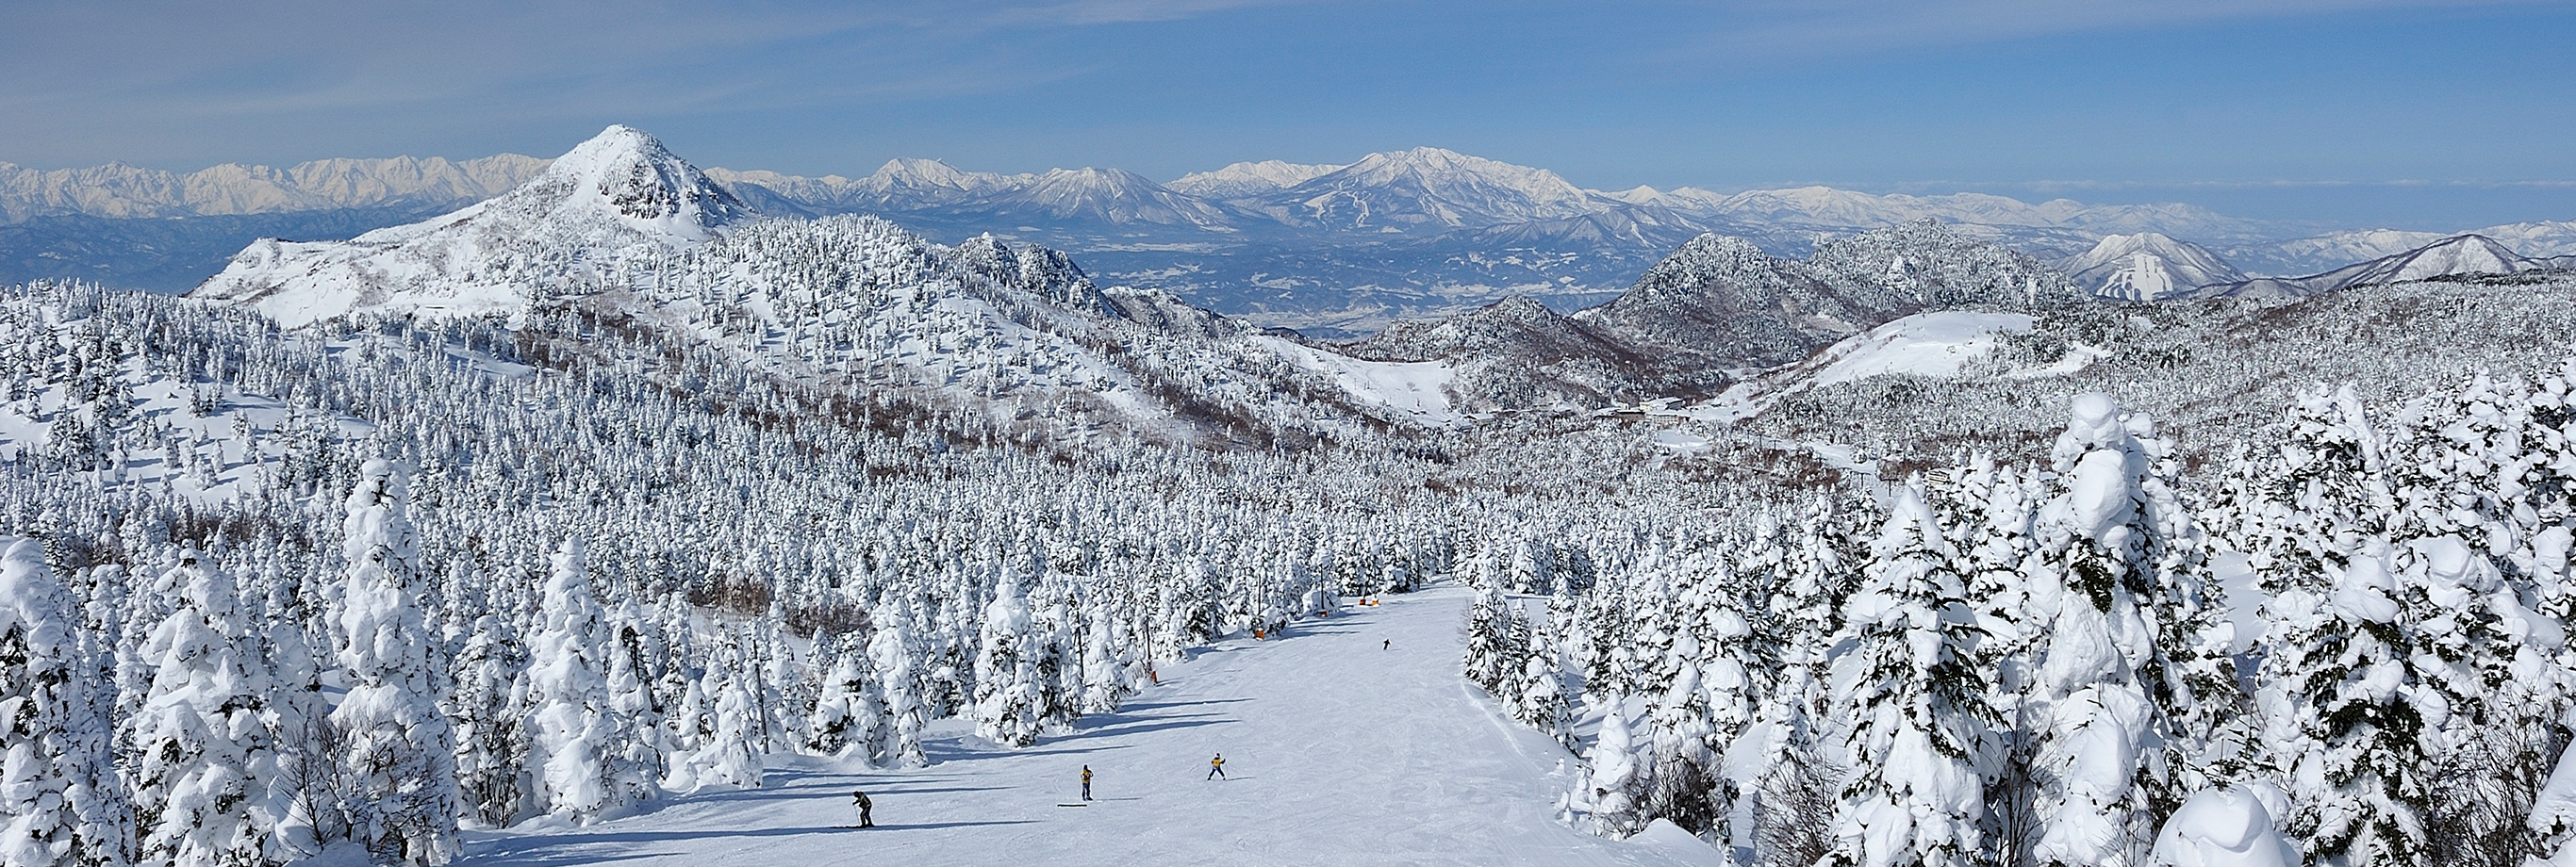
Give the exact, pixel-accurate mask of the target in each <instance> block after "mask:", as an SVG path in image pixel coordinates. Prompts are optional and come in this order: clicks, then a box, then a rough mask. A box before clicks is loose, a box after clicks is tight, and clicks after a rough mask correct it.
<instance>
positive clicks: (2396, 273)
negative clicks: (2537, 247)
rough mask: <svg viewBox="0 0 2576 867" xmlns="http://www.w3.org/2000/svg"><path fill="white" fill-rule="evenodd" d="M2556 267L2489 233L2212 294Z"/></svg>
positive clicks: (2311, 290) (2304, 291) (2281, 293)
mask: <svg viewBox="0 0 2576 867" xmlns="http://www.w3.org/2000/svg"><path fill="white" fill-rule="evenodd" d="M2551 265H2552V263H2551V262H2547V261H2542V260H2538V259H2531V258H2527V257H2525V256H2523V255H2521V254H2519V253H2516V252H2514V251H2513V248H2510V247H2507V246H2505V245H2504V244H2503V243H2502V242H2499V241H2497V240H2496V239H2494V238H2489V237H2487V236H2485V235H2478V234H2468V235H2454V236H2451V237H2448V238H2444V239H2442V240H2439V241H2435V242H2433V243H2430V244H2426V245H2424V246H2421V247H2417V248H2415V249H2412V250H2408V251H2406V252H2403V253H2399V254H2396V255H2393V256H2385V257H2382V258H2378V259H2373V260H2371V261H2368V262H2361V263H2357V264H2353V265H2346V266H2344V267H2341V268H2337V269H2334V270H2332V271H2328V272H2325V273H2323V274H2316V275H2312V276H2308V277H2265V278H2261V279H2257V280H2247V281H2243V282H2238V283H2229V284H2226V285H2223V286H2211V287H2208V289H2207V290H2206V291H2203V292H2202V293H2200V294H2203V295H2210V296H2248V297H2295V296H2301V295H2321V294H2324V293H2327V292H2333V291H2335V290H2338V289H2345V288H2350V287H2353V286H2375V285H2379V284H2383V283H2405V282H2409V281H2414V280H2432V279H2436V278H2442V277H2476V276H2482V275H2495V274H2520V273H2523V272H2525V271H2543V270H2548V269H2549V268H2550V267H2551Z"/></svg>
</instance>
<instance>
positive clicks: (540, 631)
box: [525, 539, 655, 822]
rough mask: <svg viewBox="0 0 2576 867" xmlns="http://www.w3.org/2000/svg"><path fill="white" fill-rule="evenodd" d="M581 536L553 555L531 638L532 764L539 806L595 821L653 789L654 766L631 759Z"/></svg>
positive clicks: (607, 637)
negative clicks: (613, 692) (627, 755)
mask: <svg viewBox="0 0 2576 867" xmlns="http://www.w3.org/2000/svg"><path fill="white" fill-rule="evenodd" d="M584 554H585V551H584V546H583V544H582V542H581V540H579V539H566V540H564V543H563V548H562V550H560V551H558V552H557V553H556V554H555V555H554V558H553V563H552V569H551V570H550V571H549V573H548V576H547V578H546V586H545V596H544V599H543V602H542V603H541V605H540V606H539V608H538V624H537V629H536V633H535V634H534V635H532V636H530V639H529V656H530V662H529V667H528V695H527V699H526V701H527V704H528V708H529V710H528V716H527V720H526V723H525V725H526V726H527V731H528V735H527V737H528V746H529V749H528V764H529V769H530V773H531V774H532V775H533V776H534V777H535V783H536V786H535V794H536V802H535V804H536V807H537V809H539V810H541V811H543V812H546V813H551V814H554V815H559V816H566V817H569V818H573V819H576V820H578V821H583V822H589V821H594V820H597V819H599V818H602V817H604V816H608V815H613V814H615V813H616V812H618V811H620V810H622V809H624V808H625V807H626V806H627V805H629V804H632V803H634V802H635V801H637V800H640V799H643V798H647V797H651V796H652V795H653V794H654V791H655V789H654V787H653V784H652V782H651V780H652V769H651V768H645V767H637V766H634V765H632V764H630V763H629V762H628V761H627V760H626V758H625V755H624V749H625V747H626V746H627V744H628V743H629V742H630V741H633V740H635V739H637V738H638V737H639V733H638V732H637V731H636V729H635V727H634V726H633V724H632V723H631V721H629V720H626V719H624V718H622V717H621V716H620V715H619V714H618V713H617V708H616V704H615V699H614V697H613V696H612V695H610V693H609V690H608V680H607V677H606V675H605V672H604V669H605V667H606V663H605V660H604V659H602V657H603V656H604V655H606V654H607V652H608V651H609V643H610V642H611V641H613V640H614V637H613V633H612V632H611V631H610V625H609V624H608V623H606V622H605V620H606V616H607V612H606V611H604V610H603V609H602V608H601V607H600V604H599V599H598V597H597V596H595V595H593V593H592V591H591V586H590V570H589V568H588V566H587V565H586V564H585V563H584V562H583V558H584Z"/></svg>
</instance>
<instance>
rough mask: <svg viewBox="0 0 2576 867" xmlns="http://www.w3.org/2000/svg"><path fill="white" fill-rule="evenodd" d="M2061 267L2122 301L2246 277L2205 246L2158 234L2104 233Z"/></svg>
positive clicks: (2081, 282) (2088, 285)
mask: <svg viewBox="0 0 2576 867" xmlns="http://www.w3.org/2000/svg"><path fill="white" fill-rule="evenodd" d="M2059 267H2060V268H2061V269H2063V270H2064V271H2065V272H2066V273H2067V276H2069V277H2072V278H2074V280H2075V283H2076V285H2077V286H2079V287H2081V288H2083V289H2084V290H2085V291H2087V292H2091V293H2093V294H2094V295H2096V296H2099V297H2103V298H2117V299H2121V300H2124V301H2155V300H2159V299H2164V298H2173V297H2179V296H2183V295H2187V294H2190V292H2191V291H2192V290H2194V289H2198V288H2200V287H2202V286H2209V285H2214V284H2219V283H2234V282H2237V281H2240V280H2243V279H2245V275H2244V273H2243V272H2241V271H2238V270H2236V266H2234V265H2230V264H2228V263H2227V260H2225V259H2221V258H2219V256H2218V254H2216V253H2212V252H2210V251H2209V250H2208V249H2207V248H2205V247H2202V246H2200V245H2198V244H2194V243H2191V242H2189V241H2181V240H2176V239H2173V238H2169V237H2166V236H2164V235H2161V234H2158V233H2155V232H2140V233H2137V234H2134V235H2106V236H2104V237H2103V238H2102V240H2101V242H2100V243H2097V244H2095V245H2093V249H2091V250H2087V251H2085V252H2083V253H2079V254H2077V255H2075V256H2073V257H2071V258H2069V259H2067V260H2066V261H2064V262H2061V263H2059Z"/></svg>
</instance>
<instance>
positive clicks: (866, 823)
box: [850, 789, 877, 828]
mask: <svg viewBox="0 0 2576 867" xmlns="http://www.w3.org/2000/svg"><path fill="white" fill-rule="evenodd" d="M850 803H852V804H855V805H857V806H858V808H859V827H861V828H874V827H876V826H877V820H876V819H875V818H873V817H871V816H869V815H868V808H870V807H873V806H876V804H875V803H874V802H871V801H869V800H868V793H866V792H862V791H858V790H856V789H853V790H851V791H850Z"/></svg>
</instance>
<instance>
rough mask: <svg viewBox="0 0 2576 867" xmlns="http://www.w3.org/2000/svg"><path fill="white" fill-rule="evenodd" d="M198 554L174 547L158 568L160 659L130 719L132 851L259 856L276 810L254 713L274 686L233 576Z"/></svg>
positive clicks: (156, 645)
mask: <svg viewBox="0 0 2576 867" xmlns="http://www.w3.org/2000/svg"><path fill="white" fill-rule="evenodd" d="M200 558H201V555H200V554H199V553H198V552H196V551H193V550H182V551H180V552H179V554H178V558H177V564H176V565H175V566H173V567H172V568H171V569H169V570H168V571H166V572H164V573H162V575H161V577H160V579H159V582H158V583H159V584H160V586H161V587H162V588H163V589H164V592H166V593H167V594H168V595H169V596H170V597H171V598H173V599H175V600H177V606H176V607H175V608H173V609H172V610H171V612H170V614H169V616H168V617H166V618H164V619H163V620H162V621H161V624H160V625H159V626H157V627H154V628H153V630H152V633H151V638H150V639H149V641H148V642H147V643H146V644H145V646H144V648H143V653H144V655H145V656H147V657H149V658H154V659H159V660H161V664H160V668H159V670H158V671H157V672H156V673H155V674H154V675H153V678H152V686H151V693H150V696H149V698H147V699H146V700H145V701H144V704H143V708H142V712H141V713H142V715H141V716H140V717H139V718H137V719H135V720H133V721H132V726H133V734H132V735H131V741H132V743H134V744H135V746H136V747H137V749H138V753H137V754H136V756H135V759H134V762H133V765H132V770H131V772H130V773H131V779H130V782H131V784H132V786H133V793H134V802H135V804H134V805H135V810H136V818H137V820H138V825H139V827H138V831H139V832H140V833H141V839H140V841H139V846H140V849H139V851H138V855H137V859H138V860H141V861H145V862H163V861H167V862H170V863H175V864H208V865H212V864H223V863H252V864H262V863H267V853H268V851H269V848H270V842H269V839H268V837H269V835H270V834H272V833H274V832H275V830H276V828H277V826H278V825H279V824H280V819H281V818H282V817H280V816H276V815H273V814H270V813H269V812H268V811H267V810H266V809H265V808H266V807H267V806H268V805H267V804H266V803H265V802H264V801H263V800H261V799H260V796H261V795H262V794H264V793H265V792H266V791H267V782H268V780H269V779H270V777H271V776H272V775H273V774H275V773H276V770H277V748H276V744H275V742H274V741H272V740H270V736H269V731H268V728H267V725H266V724H265V721H264V720H263V719H262V718H261V713H262V711H263V710H265V707H266V701H267V698H268V696H269V694H270V692H271V689H272V686H273V685H272V683H271V679H270V673H269V672H268V671H267V670H266V661H265V660H264V659H262V658H261V657H260V654H259V653H258V651H257V649H256V645H255V644H253V643H252V642H251V636H250V634H249V631H248V626H249V621H250V618H249V617H248V616H247V612H245V611H244V610H243V607H242V604H241V599H240V595H239V592H238V590H237V589H236V587H235V585H234V583H233V578H232V576H231V575H228V574H224V573H223V572H222V571H220V570H218V569H215V568H212V567H210V566H208V565H207V564H206V563H204V562H203V561H202V560H201V559H200Z"/></svg>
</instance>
